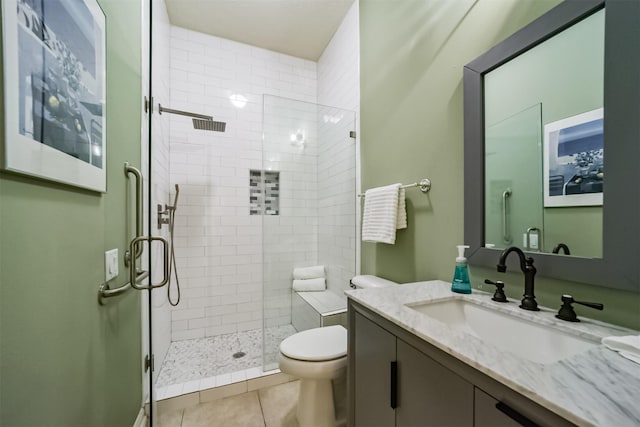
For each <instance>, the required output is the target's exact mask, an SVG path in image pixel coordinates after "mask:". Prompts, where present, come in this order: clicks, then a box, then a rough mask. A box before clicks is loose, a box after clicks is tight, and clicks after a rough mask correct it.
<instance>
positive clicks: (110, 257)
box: [104, 248, 118, 281]
mask: <svg viewBox="0 0 640 427" xmlns="http://www.w3.org/2000/svg"><path fill="white" fill-rule="evenodd" d="M117 275H118V249H117V248H116V249H111V250H110V251H106V252H105V253H104V280H105V281H109V280H111V279H113V278H114V277H116V276H117Z"/></svg>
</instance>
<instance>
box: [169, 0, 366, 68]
mask: <svg viewBox="0 0 640 427" xmlns="http://www.w3.org/2000/svg"><path fill="white" fill-rule="evenodd" d="M353 1H354V0H165V3H166V5H167V11H168V13H169V19H170V20H171V24H172V25H176V26H178V27H183V28H187V29H190V30H194V31H199V32H201V33H206V34H210V35H213V36H217V37H222V38H225V39H230V40H235V41H238V42H241V43H246V44H250V45H253V46H257V47H261V48H264V49H269V50H274V51H276V52H281V53H285V54H287V55H292V56H296V57H299V58H304V59H309V60H312V61H316V60H317V59H318V58H319V57H320V55H321V54H322V52H323V51H324V49H325V47H326V46H327V44H328V43H329V41H330V40H331V38H332V37H333V35H334V33H335V32H336V30H337V29H338V27H339V26H340V23H341V22H342V19H343V18H344V16H345V15H346V13H347V11H348V10H349V8H350V7H351V5H352V4H353Z"/></svg>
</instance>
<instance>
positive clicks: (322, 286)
mask: <svg viewBox="0 0 640 427" xmlns="http://www.w3.org/2000/svg"><path fill="white" fill-rule="evenodd" d="M326 289H327V285H326V281H325V279H324V277H317V278H315V279H294V280H293V290H294V291H297V292H308V291H324V290H326Z"/></svg>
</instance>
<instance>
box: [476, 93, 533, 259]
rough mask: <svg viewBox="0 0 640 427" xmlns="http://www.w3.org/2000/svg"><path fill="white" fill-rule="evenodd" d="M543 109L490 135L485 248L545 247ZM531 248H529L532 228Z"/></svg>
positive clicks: (520, 116) (508, 121) (489, 131)
mask: <svg viewBox="0 0 640 427" xmlns="http://www.w3.org/2000/svg"><path fill="white" fill-rule="evenodd" d="M541 120H542V119H541V105H540V104H537V105H535V106H533V107H530V108H527V109H526V110H524V111H521V112H519V113H516V114H515V115H513V116H511V117H508V118H506V119H504V120H502V121H500V122H498V123H495V124H493V125H487V128H486V135H485V168H486V169H485V171H486V172H485V184H484V185H485V189H486V191H485V211H486V212H485V246H487V247H493V248H498V249H505V248H507V247H509V246H514V245H515V246H519V247H522V248H527V249H530V250H536V249H538V248H540V247H542V244H541V242H540V241H539V240H541V239H540V238H541V237H542V236H540V233H538V232H537V231H536V230H544V225H543V216H542V211H543V208H542V153H541V149H542V147H541V143H540V142H541V136H542V135H541V133H540V132H541ZM530 228H536V230H530V231H529V235H528V238H529V244H528V245H527V244H526V240H527V234H526V230H528V229H530Z"/></svg>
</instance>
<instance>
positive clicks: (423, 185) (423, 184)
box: [358, 178, 431, 197]
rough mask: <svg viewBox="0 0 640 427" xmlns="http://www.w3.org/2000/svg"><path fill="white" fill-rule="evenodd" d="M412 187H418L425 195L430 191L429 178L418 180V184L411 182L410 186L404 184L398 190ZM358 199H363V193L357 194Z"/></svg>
mask: <svg viewBox="0 0 640 427" xmlns="http://www.w3.org/2000/svg"><path fill="white" fill-rule="evenodd" d="M413 187H419V188H420V191H422V192H423V193H424V194H427V193H428V192H429V190H431V180H430V179H429V178H423V179H421V180H420V182H413V183H411V184H404V185H402V186H400V188H413ZM358 197H364V193H360V194H358Z"/></svg>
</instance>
